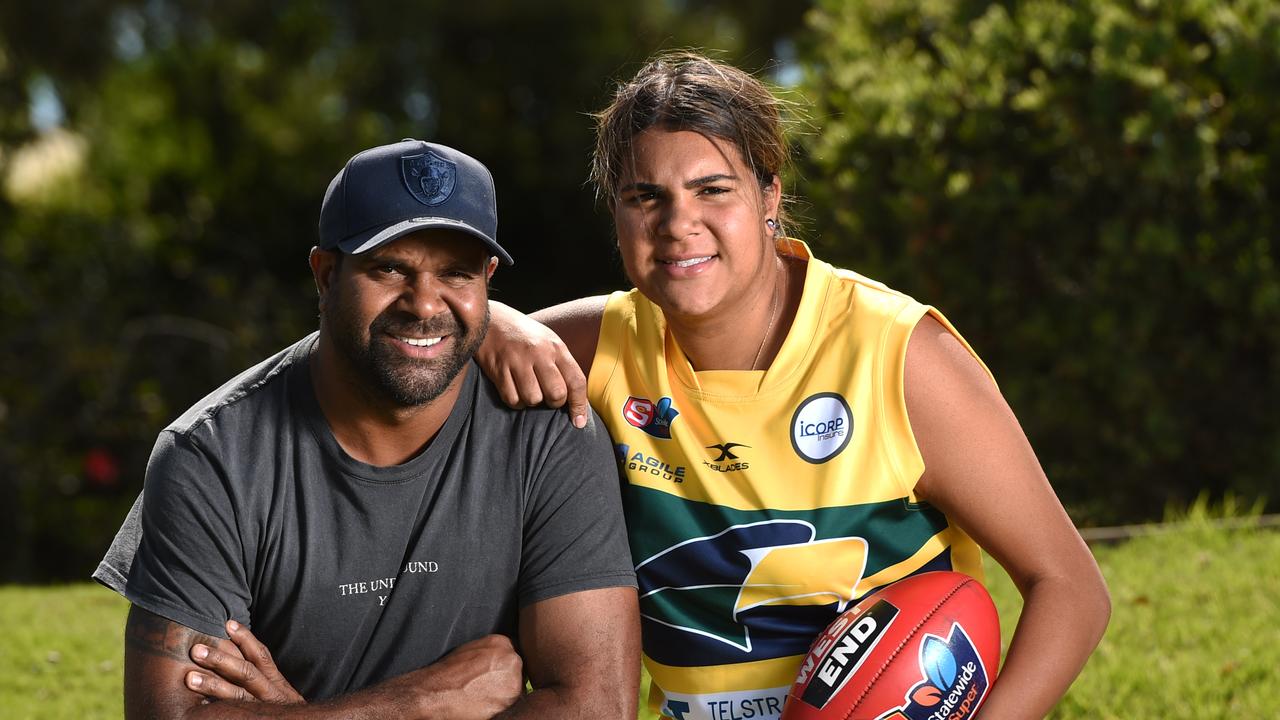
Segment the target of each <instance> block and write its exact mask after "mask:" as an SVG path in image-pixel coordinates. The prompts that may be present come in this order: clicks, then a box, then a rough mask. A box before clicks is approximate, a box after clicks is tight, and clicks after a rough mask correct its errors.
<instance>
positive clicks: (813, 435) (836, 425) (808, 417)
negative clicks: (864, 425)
mask: <svg viewBox="0 0 1280 720" xmlns="http://www.w3.org/2000/svg"><path fill="white" fill-rule="evenodd" d="M852 437H853V411H851V410H850V409H849V403H847V402H845V400H844V398H843V397H842V396H841V395H839V394H838V393H833V392H824V393H818V394H816V395H810V396H809V397H807V398H805V399H804V402H802V403H800V406H799V407H797V408H796V412H795V414H794V415H793V416H792V417H791V447H792V448H793V449H794V450H795V451H796V454H797V455H799V456H800V458H801V459H802V460H804V461H805V462H810V463H813V464H815V465H820V464H822V463H824V462H826V461H828V460H830V459H831V458H833V457H835V456H836V455H839V454H840V452H841V451H842V450H844V449H845V448H846V447H848V445H849V440H850V438H852Z"/></svg>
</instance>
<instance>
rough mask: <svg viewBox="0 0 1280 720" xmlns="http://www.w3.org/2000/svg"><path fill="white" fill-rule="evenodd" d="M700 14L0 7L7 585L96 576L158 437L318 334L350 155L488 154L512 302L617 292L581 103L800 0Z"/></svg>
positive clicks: (650, 9)
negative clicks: (275, 355)
mask: <svg viewBox="0 0 1280 720" xmlns="http://www.w3.org/2000/svg"><path fill="white" fill-rule="evenodd" d="M692 5H694V4H690V6H689V7H686V6H684V5H683V4H676V3H639V4H635V3H632V4H627V3H596V2H588V1H587V0H555V1H554V2H542V3H514V2H509V1H503V0H475V1H474V2H468V3H462V4H459V3H447V2H443V1H442V0H427V1H425V2H397V3H387V4H379V5H377V6H364V5H359V4H357V3H351V2H344V1H340V0H327V1H325V2H303V1H302V0H271V1H270V2H247V1H246V0H228V1H225V2H223V1H220V2H207V1H206V2H172V1H170V0H147V1H146V2H140V1H137V0H124V1H115V2H111V1H102V0H100V1H93V0H75V1H72V2H18V3H4V4H0V367H3V368H4V373H0V507H4V508H6V512H7V516H6V522H4V523H0V542H2V543H3V544H4V546H5V547H6V549H7V552H6V553H5V555H4V557H3V559H0V579H7V580H15V579H22V580H30V579H51V578H58V577H67V576H70V577H78V578H83V577H85V575H86V574H87V573H88V572H89V571H90V570H91V569H92V567H93V565H94V564H95V563H96V562H97V559H98V558H99V557H100V556H101V553H102V551H103V549H104V548H105V547H106V544H107V543H108V542H109V540H110V538H111V534H112V533H113V532H114V530H115V528H116V527H118V525H119V521H120V519H121V518H122V517H123V515H124V512H125V510H126V508H127V507H128V504H129V502H131V501H132V498H133V497H134V496H135V495H136V493H137V491H138V489H139V488H140V487H141V479H142V471H143V468H144V466H145V462H146V458H147V454H148V452H149V450H150V447H151V443H152V442H153V441H154V438H155V435H156V433H157V432H158V431H159V430H160V429H161V428H162V427H164V425H166V424H167V423H168V422H169V421H170V420H172V419H173V418H174V417H175V416H176V415H177V414H178V413H179V412H181V411H182V409H183V408H185V407H187V406H188V405H190V404H191V403H192V402H195V401H196V400H198V399H199V398H200V397H201V396H203V395H204V394H205V393H207V392H209V391H210V390H212V389H213V388H215V387H216V386H217V385H218V384H220V383H221V382H223V381H225V380H226V379H228V378H230V377H231V376H232V375H233V374H235V373H236V372H237V371H239V370H240V369H243V368H244V367H246V366H248V365H249V364H251V363H253V362H256V361H257V360H259V359H261V358H262V357H264V356H265V355H266V354H268V353H269V352H271V351H273V350H274V349H276V348H279V347H281V346H282V345H284V344H285V343H287V342H290V341H291V340H293V339H296V338H297V337H299V336H300V335H301V334H303V333H305V332H307V331H308V330H309V329H310V328H313V327H314V324H315V320H314V316H315V310H314V308H315V305H314V302H315V301H314V289H313V288H312V287H311V278H310V274H309V272H308V270H307V265H306V252H307V249H308V248H309V247H310V246H311V245H313V244H314V243H315V238H316V222H317V216H318V214H319V207H320V199H321V197H322V195H323V191H324V188H325V187H326V186H327V184H328V182H329V179H330V178H331V177H332V176H333V173H334V172H335V171H336V170H337V169H338V168H339V167H340V166H341V163H342V162H343V161H344V160H345V159H346V158H347V157H349V156H350V155H351V154H353V153H354V152H356V151H358V150H360V149H363V148H366V147H370V146H373V145H377V144H382V143H385V142H391V141H395V140H398V139H400V138H402V137H418V138H424V139H432V140H438V141H441V142H445V143H449V144H451V145H455V146H457V147H460V148H464V149H465V150H467V151H468V152H469V153H471V154H473V155H475V156H477V157H479V158H480V159H482V160H483V161H484V162H486V163H487V164H488V165H489V167H490V168H491V170H492V171H493V173H494V177H495V179H496V183H497V191H498V197H499V213H500V217H499V221H500V222H499V233H500V235H501V237H502V238H503V244H504V245H505V246H507V247H508V248H510V249H511V250H512V252H513V254H514V255H515V257H516V261H517V266H516V267H515V268H514V269H512V270H503V271H501V272H500V273H499V275H498V276H497V277H496V278H495V283H496V284H495V295H496V297H498V298H499V299H502V300H506V301H508V302H511V303H513V304H515V305H517V306H519V307H524V308H530V309H532V308H535V307H541V306H543V305H546V304H550V303H552V302H557V301H560V300H564V299H567V298H569V297H576V296H579V295H582V294H587V293H598V292H603V291H606V290H610V289H615V288H618V287H620V286H621V285H622V283H623V282H624V281H623V278H622V275H621V273H620V271H619V270H618V265H617V263H616V261H615V259H614V256H613V253H614V251H613V247H612V243H611V242H610V241H609V238H610V235H611V232H612V231H611V223H610V221H609V219H608V217H607V215H606V214H605V213H604V212H602V211H598V210H597V208H596V207H595V203H594V200H593V198H592V196H591V193H590V191H589V190H588V189H586V188H585V187H584V181H585V178H586V167H587V160H588V157H587V156H588V152H589V150H590V148H591V143H592V137H591V123H590V120H589V118H587V117H586V113H588V112H590V111H591V110H594V109H596V108H597V107H599V106H600V105H601V104H602V103H603V102H604V99H605V98H606V97H607V95H608V94H609V92H610V90H611V87H610V79H611V78H614V77H619V76H623V75H625V74H626V73H627V72H629V71H631V70H632V69H633V68H634V66H635V64H636V63H638V62H640V61H642V60H643V59H644V58H645V57H647V56H648V55H649V54H650V53H652V52H653V51H654V50H656V49H658V48H660V47H666V46H676V45H685V44H695V45H706V46H712V47H721V48H724V49H726V50H727V51H729V52H730V55H729V57H731V58H733V57H744V58H747V62H748V63H751V62H752V61H751V58H760V59H759V60H757V61H755V63H754V65H755V66H759V65H763V64H764V63H765V58H767V57H769V56H770V55H771V50H770V48H769V47H764V48H761V47H757V44H761V43H763V44H765V45H771V44H772V43H773V42H774V39H776V38H779V37H783V36H785V34H786V33H787V32H788V31H789V30H790V29H794V28H795V27H796V25H797V23H798V22H799V17H800V12H801V10H802V9H803V7H800V8H799V9H797V8H788V9H785V12H784V11H781V10H770V9H769V8H770V5H769V4H768V3H747V4H743V5H742V6H741V7H739V6H737V5H735V6H732V7H730V6H729V5H728V4H723V7H722V6H721V5H720V4H711V5H699V6H697V7H692ZM584 269H585V270H587V271H588V272H585V273H584V272H583V270H584Z"/></svg>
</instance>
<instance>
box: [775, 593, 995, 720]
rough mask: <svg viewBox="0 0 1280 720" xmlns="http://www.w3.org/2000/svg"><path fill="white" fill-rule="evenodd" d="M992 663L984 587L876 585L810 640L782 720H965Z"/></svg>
mask: <svg viewBox="0 0 1280 720" xmlns="http://www.w3.org/2000/svg"><path fill="white" fill-rule="evenodd" d="M999 664H1000V618H999V617H998V616H997V615H996V608H995V605H994V604H992V602H991V596H990V595H988V594H987V591H986V588H984V587H982V584H981V583H979V582H978V581H977V580H974V579H973V578H971V577H969V576H968V575H963V574H961V573H956V572H928V573H921V574H920V575H913V576H911V577H908V578H904V579H902V580H899V581H898V582H896V583H893V584H892V585H889V586H887V587H884V588H881V589H880V590H879V591H877V592H874V593H872V594H870V595H868V596H866V597H865V598H863V599H862V600H861V601H859V602H858V604H857V605H854V606H853V607H851V608H849V609H848V610H846V611H845V612H844V613H843V614H841V615H840V617H838V618H836V619H835V620H834V621H833V622H832V623H831V624H830V625H828V626H827V629H826V630H824V631H823V632H822V634H821V635H819V636H818V638H817V639H816V640H814V641H813V646H812V647H811V648H809V654H808V655H806V656H805V659H804V664H803V665H801V667H800V673H799V675H798V676H797V677H796V682H795V684H794V685H792V686H791V691H790V692H789V693H788V694H787V704H786V707H784V708H783V711H782V718H783V720H831V719H832V718H837V719H838V720H965V719H966V718H971V717H973V716H974V715H975V714H976V713H977V712H978V707H979V706H980V705H981V704H982V701H983V700H984V699H986V697H987V691H988V690H990V689H991V685H992V683H994V682H995V679H996V671H997V669H998V666H999Z"/></svg>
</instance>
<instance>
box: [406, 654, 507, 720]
mask: <svg viewBox="0 0 1280 720" xmlns="http://www.w3.org/2000/svg"><path fill="white" fill-rule="evenodd" d="M418 674H426V675H429V678H423V681H422V687H423V688H425V689H427V690H428V692H427V694H426V698H425V699H426V700H427V702H428V705H427V707H428V708H429V710H428V712H426V713H425V715H426V716H427V717H432V718H435V717H440V718H451V719H456V720H488V718H492V717H493V716H494V715H497V714H498V713H500V712H502V711H503V710H506V709H507V708H509V707H511V706H512V705H513V704H515V702H516V701H517V700H519V699H520V698H521V697H522V696H523V695H524V661H522V660H521V659H520V655H518V654H517V653H516V649H515V647H514V646H513V645H512V644H511V639H510V638H508V637H506V636H505V635H486V636H484V637H482V638H480V639H478V640H472V641H471V642H469V643H466V644H465V645H460V646H458V647H457V648H456V649H454V651H453V652H451V653H449V654H448V655H445V656H444V657H443V658H440V660H439V661H437V662H436V663H435V664H434V665H430V666H428V667H425V668H423V669H422V670H418V671H415V672H413V673H409V674H408V675H405V676H403V677H405V678H413V676H415V675H418Z"/></svg>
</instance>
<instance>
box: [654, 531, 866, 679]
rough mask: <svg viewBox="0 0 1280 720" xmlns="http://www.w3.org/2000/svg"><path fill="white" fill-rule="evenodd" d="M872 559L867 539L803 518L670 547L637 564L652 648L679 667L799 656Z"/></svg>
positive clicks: (849, 597) (851, 594) (850, 595)
mask: <svg viewBox="0 0 1280 720" xmlns="http://www.w3.org/2000/svg"><path fill="white" fill-rule="evenodd" d="M866 562H867V542H866V540H864V539H863V538H860V537H835V538H819V537H818V534H817V530H816V528H815V527H814V526H813V525H812V524H811V523H809V522H806V521H804V520H797V519H777V520H765V521H762V522H755V523H747V524H744V525H735V526H733V527H730V528H728V529H726V530H723V531H721V532H719V533H716V534H714V535H709V536H706V537H698V538H693V539H690V540H686V541H684V542H681V543H678V544H676V545H673V546H671V547H668V548H667V549H665V550H663V551H661V552H659V553H657V554H654V555H651V556H650V557H648V558H646V559H644V560H642V561H641V562H640V563H638V564H637V565H636V581H637V584H638V585H639V588H640V616H641V622H642V629H643V631H644V637H645V647H646V652H648V653H649V656H650V657H652V658H653V659H654V660H656V661H658V662H660V663H663V664H666V665H676V666H682V667H687V666H696V665H723V664H727V663H740V662H750V661H755V660H766V659H769V658H777V657H787V656H789V655H801V654H803V653H805V652H806V651H808V649H809V643H810V641H811V640H812V639H813V638H814V637H815V636H816V635H817V634H818V633H819V632H821V631H822V629H823V628H825V627H826V626H827V625H828V624H830V623H831V620H832V619H833V618H835V616H836V615H838V614H840V613H841V612H843V611H844V610H845V609H846V608H847V607H848V606H849V605H851V604H852V603H853V601H854V599H855V592H856V588H857V585H858V582H859V581H860V580H861V579H862V574H863V572H864V570H865V569H866Z"/></svg>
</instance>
